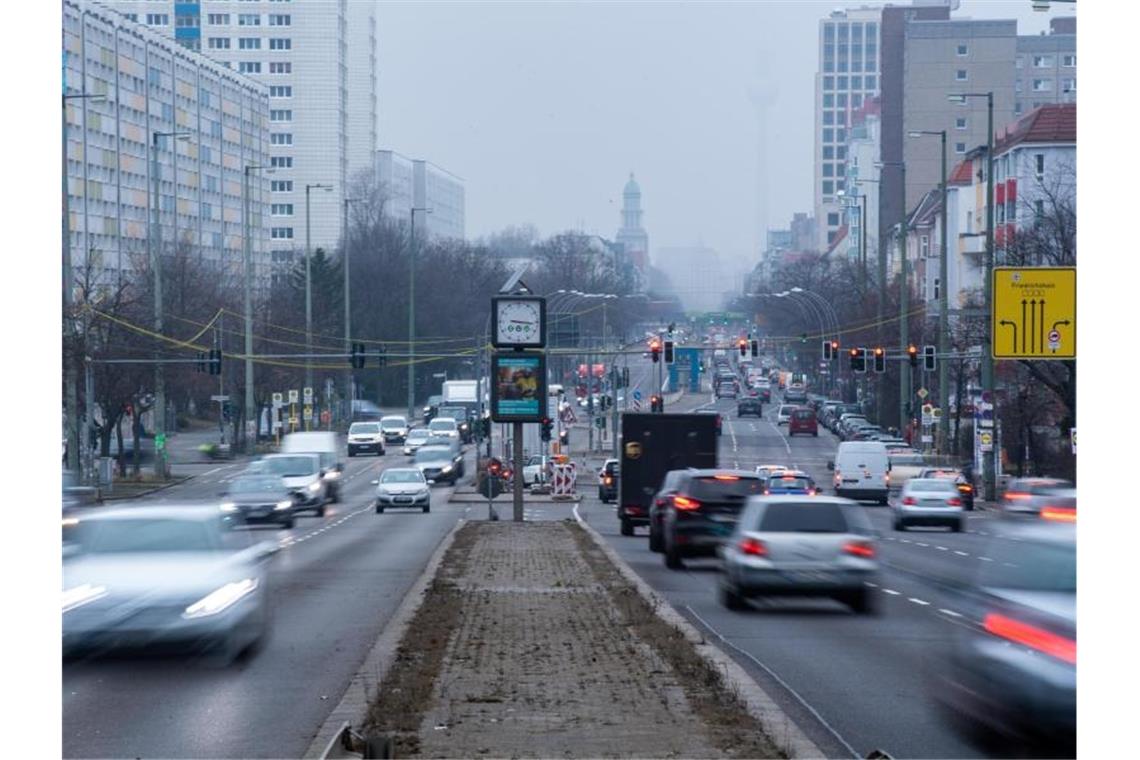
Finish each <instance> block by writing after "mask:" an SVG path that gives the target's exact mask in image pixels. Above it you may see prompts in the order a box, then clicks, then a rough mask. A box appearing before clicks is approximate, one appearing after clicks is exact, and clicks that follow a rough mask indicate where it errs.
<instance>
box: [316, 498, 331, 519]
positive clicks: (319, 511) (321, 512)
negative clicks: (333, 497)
mask: <svg viewBox="0 0 1140 760" xmlns="http://www.w3.org/2000/svg"><path fill="white" fill-rule="evenodd" d="M327 509H328V505H326V504H325V503H324V502H323V501H322V502H321V506H319V507H317V510H316V511H317V517H324V516H325V511H326V510H327Z"/></svg>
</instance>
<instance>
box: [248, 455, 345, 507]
mask: <svg viewBox="0 0 1140 760" xmlns="http://www.w3.org/2000/svg"><path fill="white" fill-rule="evenodd" d="M242 474H243V475H276V476H277V477H279V478H283V479H284V480H285V486H286V487H287V488H288V489H289V491H290V492H291V493H292V494H293V495H294V498H296V500H297V506H296V509H299V510H300V509H311V510H313V511H314V512H316V513H317V516H318V517H324V516H325V505H326V504H327V503H328V501H329V491H328V482H327V481H326V480H325V471H324V470H323V469H322V468H321V457H320V455H319V454H269V455H267V456H264V457H262V458H261V459H256V460H254V461H252V462H250V463H249V467H247V468H246V469H245V472H244V473H242Z"/></svg>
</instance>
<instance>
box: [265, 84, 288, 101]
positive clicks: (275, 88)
mask: <svg viewBox="0 0 1140 760" xmlns="http://www.w3.org/2000/svg"><path fill="white" fill-rule="evenodd" d="M269 97H271V98H291V97H293V87H292V85H287V84H276V85H270V87H269Z"/></svg>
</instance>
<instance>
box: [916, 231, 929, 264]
mask: <svg viewBox="0 0 1140 760" xmlns="http://www.w3.org/2000/svg"><path fill="white" fill-rule="evenodd" d="M918 255H919V256H921V257H922V258H924V259H926V258H929V257H930V236H929V235H923V236H922V237H920V238H919V239H918Z"/></svg>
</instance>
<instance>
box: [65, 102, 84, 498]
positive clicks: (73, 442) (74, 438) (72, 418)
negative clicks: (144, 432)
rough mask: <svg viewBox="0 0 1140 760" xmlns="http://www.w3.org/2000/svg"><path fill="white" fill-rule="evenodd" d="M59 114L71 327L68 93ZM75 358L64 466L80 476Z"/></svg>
mask: <svg viewBox="0 0 1140 760" xmlns="http://www.w3.org/2000/svg"><path fill="white" fill-rule="evenodd" d="M60 113H61V114H62V119H63V172H62V189H63V311H64V314H65V317H64V319H66V320H67V321H68V327H69V328H70V327H71V324H70V321H71V318H72V313H71V311H72V298H71V297H72V290H71V288H72V273H71V198H70V195H71V192H70V188H69V185H68V179H67V95H64V96H63V100H62V107H61V109H60ZM75 361H76V357H75V356H70V357H68V360H67V362H66V364H65V366H64V378H65V380H66V384H67V393H66V398H65V402H66V405H67V409H66V417H67V420H66V425H67V469H68V470H70V471H71V472H73V473H75V475H76V476H81V475H82V471H81V467H82V462H81V459H80V451H81V449H80V446H81V445H86V444H81V443H80V440H79V387H78V377H77V375H78V372H77V371H76V369H75ZM91 404H92V399H91V398H90V397H88V398H87V406H88V407H90V406H91Z"/></svg>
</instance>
